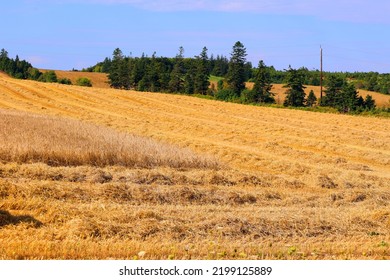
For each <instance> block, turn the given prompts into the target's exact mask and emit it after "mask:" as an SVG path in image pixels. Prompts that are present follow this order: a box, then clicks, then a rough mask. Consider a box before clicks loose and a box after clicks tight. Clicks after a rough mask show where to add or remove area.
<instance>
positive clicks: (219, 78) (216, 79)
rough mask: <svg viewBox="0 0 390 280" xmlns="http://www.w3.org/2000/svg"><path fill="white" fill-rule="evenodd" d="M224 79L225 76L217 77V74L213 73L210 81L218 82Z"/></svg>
mask: <svg viewBox="0 0 390 280" xmlns="http://www.w3.org/2000/svg"><path fill="white" fill-rule="evenodd" d="M223 79H224V77H217V76H213V75H211V76H210V79H209V81H210V82H217V83H218V82H219V81H220V80H223Z"/></svg>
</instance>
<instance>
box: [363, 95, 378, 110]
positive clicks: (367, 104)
mask: <svg viewBox="0 0 390 280" xmlns="http://www.w3.org/2000/svg"><path fill="white" fill-rule="evenodd" d="M375 107H376V104H375V100H374V99H373V98H372V96H371V95H369V94H368V95H367V96H366V99H365V100H364V109H366V110H372V109H375Z"/></svg>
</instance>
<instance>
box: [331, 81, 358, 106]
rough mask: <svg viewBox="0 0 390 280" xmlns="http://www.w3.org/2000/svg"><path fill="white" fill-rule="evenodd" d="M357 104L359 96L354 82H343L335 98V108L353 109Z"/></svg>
mask: <svg viewBox="0 0 390 280" xmlns="http://www.w3.org/2000/svg"><path fill="white" fill-rule="evenodd" d="M358 106H359V96H358V92H357V90H356V88H355V85H354V84H352V83H351V84H349V83H344V85H343V88H342V89H341V92H340V94H339V96H338V97H337V99H336V106H335V107H336V108H337V109H339V111H340V112H344V113H348V112H351V111H355V110H356V109H357V107H358Z"/></svg>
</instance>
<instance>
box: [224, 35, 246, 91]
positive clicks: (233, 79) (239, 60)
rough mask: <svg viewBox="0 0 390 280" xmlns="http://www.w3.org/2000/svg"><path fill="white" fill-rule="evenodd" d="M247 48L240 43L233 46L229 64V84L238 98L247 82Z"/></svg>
mask: <svg viewBox="0 0 390 280" xmlns="http://www.w3.org/2000/svg"><path fill="white" fill-rule="evenodd" d="M246 55H247V54H246V48H245V47H244V45H243V44H242V43H241V42H240V41H238V42H236V43H235V44H234V46H233V51H232V53H231V58H230V62H229V72H228V74H227V82H228V85H229V88H230V89H231V90H232V91H233V92H234V94H235V96H236V97H239V96H240V94H241V92H242V91H243V90H244V89H245V81H246V71H245V63H246Z"/></svg>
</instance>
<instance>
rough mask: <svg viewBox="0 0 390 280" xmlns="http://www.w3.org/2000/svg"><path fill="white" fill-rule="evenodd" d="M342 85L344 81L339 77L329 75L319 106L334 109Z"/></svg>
mask: <svg viewBox="0 0 390 280" xmlns="http://www.w3.org/2000/svg"><path fill="white" fill-rule="evenodd" d="M344 84H345V81H344V79H343V78H342V77H341V76H339V75H330V76H329V77H328V79H327V83H326V90H325V96H324V97H323V100H321V101H320V102H321V105H322V106H329V107H336V105H337V102H338V101H339V99H340V94H341V90H342V88H343V85H344Z"/></svg>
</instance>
